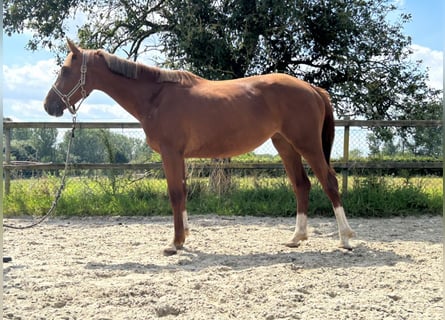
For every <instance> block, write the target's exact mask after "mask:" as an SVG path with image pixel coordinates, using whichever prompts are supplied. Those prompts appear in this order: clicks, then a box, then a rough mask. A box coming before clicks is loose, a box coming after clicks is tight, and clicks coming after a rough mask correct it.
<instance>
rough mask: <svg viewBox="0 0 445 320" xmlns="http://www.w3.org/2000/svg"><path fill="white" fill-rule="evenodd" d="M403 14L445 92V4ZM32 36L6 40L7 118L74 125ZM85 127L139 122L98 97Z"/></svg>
mask: <svg viewBox="0 0 445 320" xmlns="http://www.w3.org/2000/svg"><path fill="white" fill-rule="evenodd" d="M396 3H397V5H398V6H399V10H400V12H409V13H411V14H412V21H411V22H410V23H408V24H406V25H405V34H407V35H410V36H411V37H412V43H413V49H414V50H415V54H414V56H413V58H414V59H416V60H417V59H422V60H424V64H425V66H426V67H428V68H429V69H430V78H431V85H432V86H434V87H437V88H442V86H443V85H442V83H443V45H444V22H443V16H444V4H443V0H428V1H420V0H397V1H396ZM28 38H29V35H28V34H22V35H14V36H12V37H8V36H6V35H3V115H4V117H10V118H12V119H13V120H16V121H71V116H70V115H69V114H68V113H66V114H65V115H64V116H63V117H62V118H54V117H50V116H49V115H47V114H46V112H45V111H44V109H43V100H44V98H45V96H46V93H47V92H48V90H49V88H50V87H51V84H52V83H53V81H54V80H55V74H56V72H57V67H56V66H55V62H54V60H53V56H52V55H51V54H50V53H49V52H47V51H45V50H40V51H37V52H31V51H28V50H26V49H25V45H26V42H27V40H28ZM79 121H134V118H132V117H131V116H130V115H129V114H127V113H126V112H125V111H124V110H123V109H122V108H120V107H119V106H118V105H117V104H116V103H115V102H114V101H112V100H111V99H110V98H108V97H107V96H105V95H104V94H103V93H100V92H94V93H93V94H92V95H91V96H90V97H89V98H88V99H87V100H86V101H85V102H84V104H83V105H82V107H81V110H80V112H79Z"/></svg>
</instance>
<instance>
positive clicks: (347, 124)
mask: <svg viewBox="0 0 445 320" xmlns="http://www.w3.org/2000/svg"><path fill="white" fill-rule="evenodd" d="M74 126H75V128H76V129H141V125H140V124H139V123H138V122H122V123H115V122H77V123H75V124H74ZM335 126H336V127H344V138H343V156H342V160H341V161H334V162H333V163H332V166H333V167H334V169H336V170H339V171H341V172H342V176H343V179H342V181H343V185H342V189H343V192H345V191H346V189H347V184H348V171H349V170H350V169H388V168H395V169H436V170H437V169H441V168H442V167H443V161H384V162H383V161H355V160H349V153H350V150H349V149H350V147H349V139H350V128H351V127H362V128H364V127H366V128H373V127H441V126H442V121H441V120H399V121H383V120H371V121H369V120H336V121H335ZM72 127H73V123H70V122H11V121H4V122H3V129H4V134H5V162H4V163H3V169H4V175H5V176H4V181H5V192H6V193H8V192H9V186H10V179H11V171H13V170H27V169H29V170H61V169H64V166H65V165H64V164H63V163H38V162H23V161H22V162H20V161H11V130H13V129H17V128H58V129H70V128H72ZM195 166H196V167H198V168H204V169H212V168H215V167H218V168H221V167H223V168H227V169H282V168H283V166H282V164H278V163H233V162H229V163H224V164H221V163H218V164H215V163H198V164H196V165H195ZM161 167H162V164H161V163H137V164H136V163H134V164H133V163H73V164H70V165H69V168H70V169H79V170H84V169H122V170H149V169H160V168H161Z"/></svg>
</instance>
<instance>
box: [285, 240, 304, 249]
mask: <svg viewBox="0 0 445 320" xmlns="http://www.w3.org/2000/svg"><path fill="white" fill-rule="evenodd" d="M284 245H285V246H286V247H288V248H298V247H299V246H300V241H298V242H292V241H289V242H286V243H285V244H284Z"/></svg>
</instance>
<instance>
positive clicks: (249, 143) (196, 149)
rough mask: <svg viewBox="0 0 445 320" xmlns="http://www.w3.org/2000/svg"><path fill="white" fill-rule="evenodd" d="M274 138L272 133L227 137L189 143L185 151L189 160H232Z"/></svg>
mask: <svg viewBox="0 0 445 320" xmlns="http://www.w3.org/2000/svg"><path fill="white" fill-rule="evenodd" d="M271 136H272V133H267V134H255V135H252V134H251V135H248V136H246V135H237V134H235V135H230V134H228V135H225V136H224V137H222V138H215V139H208V138H207V139H201V141H199V142H197V143H189V145H188V147H187V148H186V150H185V157H187V158H230V157H234V156H238V155H241V154H244V153H247V152H251V151H253V150H254V149H256V148H257V147H259V146H260V145H262V144H263V143H264V142H266V140H267V139H269V138H270V137H271Z"/></svg>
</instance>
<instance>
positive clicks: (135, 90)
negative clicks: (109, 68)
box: [95, 72, 156, 121]
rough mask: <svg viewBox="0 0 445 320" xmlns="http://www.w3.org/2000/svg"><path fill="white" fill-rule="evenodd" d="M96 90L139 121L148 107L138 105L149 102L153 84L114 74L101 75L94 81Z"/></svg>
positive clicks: (144, 80)
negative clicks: (107, 96)
mask: <svg viewBox="0 0 445 320" xmlns="http://www.w3.org/2000/svg"><path fill="white" fill-rule="evenodd" d="M96 86H97V88H95V89H97V90H100V91H103V92H104V93H106V94H107V95H109V96H110V97H111V98H113V100H114V101H116V102H117V103H118V104H119V105H120V106H121V107H122V108H124V109H125V110H126V111H127V112H129V113H130V114H131V115H133V116H134V117H135V118H136V119H138V120H139V121H141V120H142V119H143V117H144V116H145V114H146V113H147V111H149V107H150V106H145V105H144V106H141V105H140V103H142V102H144V103H147V101H150V97H151V96H152V91H153V90H154V89H155V88H153V87H154V86H156V84H155V83H151V85H150V81H147V80H146V79H140V80H134V79H129V78H126V77H124V76H121V75H117V74H114V73H111V72H110V74H106V75H102V76H101V77H100V78H99V77H98V79H97V80H96Z"/></svg>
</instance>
